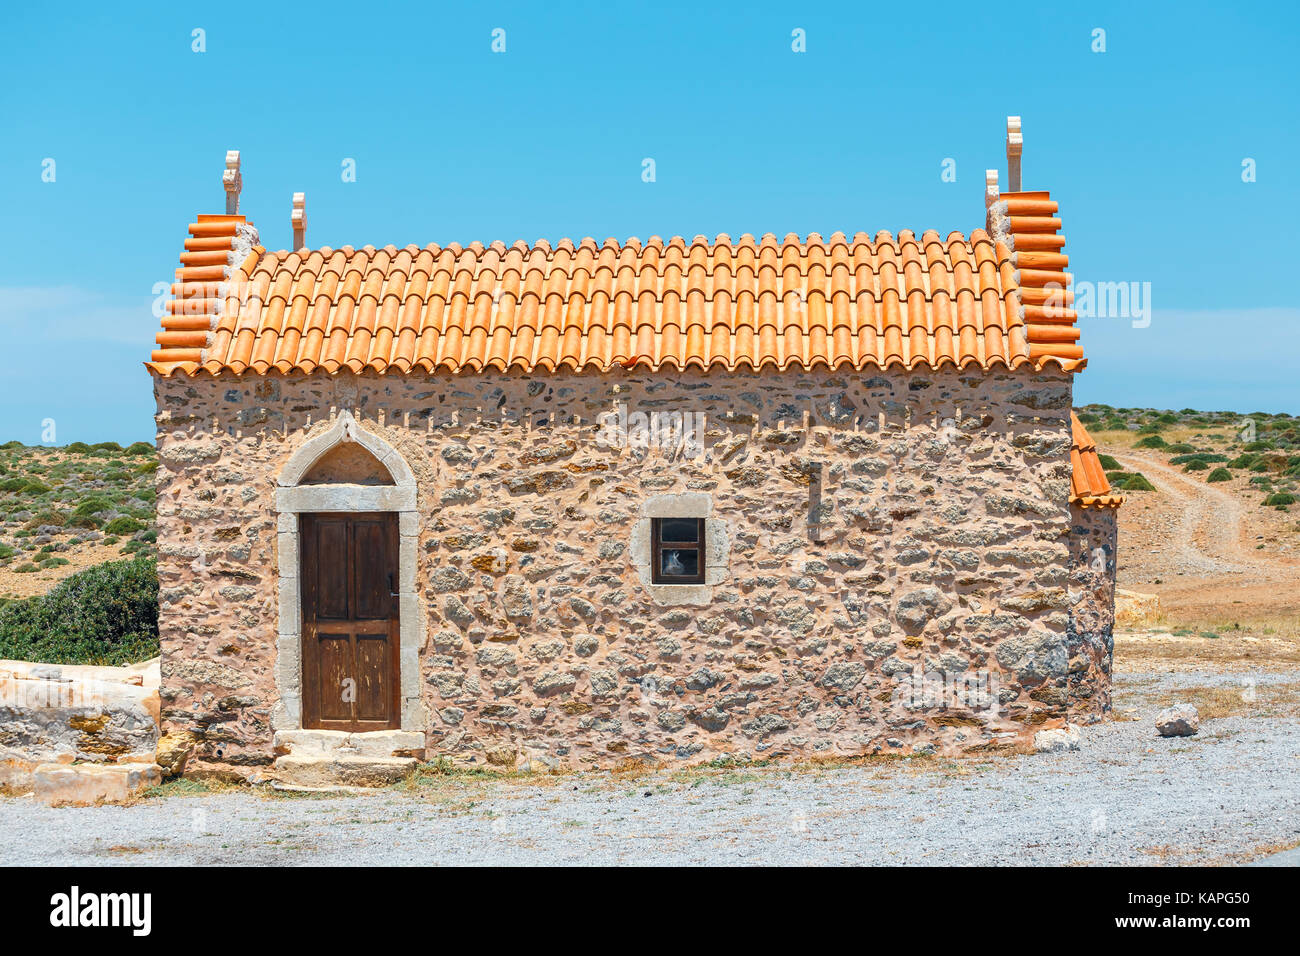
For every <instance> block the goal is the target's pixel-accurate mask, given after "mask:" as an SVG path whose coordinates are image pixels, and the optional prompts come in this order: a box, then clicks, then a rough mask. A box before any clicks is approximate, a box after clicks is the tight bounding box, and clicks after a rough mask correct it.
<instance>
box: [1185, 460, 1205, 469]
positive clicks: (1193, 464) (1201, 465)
mask: <svg viewBox="0 0 1300 956" xmlns="http://www.w3.org/2000/svg"><path fill="white" fill-rule="evenodd" d="M1209 470H1210V466H1209V465H1208V464H1207V463H1205V462H1203V461H1201V459H1199V458H1193V459H1192V460H1191V461H1189V462H1188V463H1187V464H1186V465H1185V466H1184V467H1183V471H1209Z"/></svg>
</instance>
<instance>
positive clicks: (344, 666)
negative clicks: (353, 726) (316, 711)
mask: <svg viewBox="0 0 1300 956" xmlns="http://www.w3.org/2000/svg"><path fill="white" fill-rule="evenodd" d="M316 646H317V648H318V650H319V653H320V718H321V720H343V721H348V720H351V719H352V705H351V704H349V703H348V701H347V697H348V696H350V695H349V694H348V686H347V683H346V681H347V680H348V678H349V677H351V676H352V640H351V635H349V634H321V635H320V636H319V639H318V641H317V644H316Z"/></svg>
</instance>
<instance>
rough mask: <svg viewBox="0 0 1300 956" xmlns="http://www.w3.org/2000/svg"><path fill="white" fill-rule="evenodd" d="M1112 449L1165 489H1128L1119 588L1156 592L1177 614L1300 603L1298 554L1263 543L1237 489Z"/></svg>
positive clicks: (1264, 609) (1275, 608) (1289, 608)
mask: <svg viewBox="0 0 1300 956" xmlns="http://www.w3.org/2000/svg"><path fill="white" fill-rule="evenodd" d="M1110 454H1112V455H1113V456H1114V458H1115V460H1116V461H1118V462H1119V463H1120V464H1121V465H1123V466H1124V468H1125V469H1127V470H1130V471H1140V472H1141V473H1142V474H1144V475H1146V477H1147V478H1148V480H1150V482H1151V483H1152V484H1153V485H1155V487H1156V490H1157V492H1158V493H1159V497H1154V496H1152V497H1150V498H1148V497H1146V496H1145V495H1144V493H1143V492H1133V493H1130V494H1129V495H1128V496H1127V497H1128V503H1127V504H1126V505H1125V506H1124V507H1123V508H1121V509H1120V586H1121V587H1131V588H1135V589H1136V590H1140V591H1154V592H1155V593H1157V594H1160V596H1161V600H1162V603H1163V605H1164V606H1165V609H1166V611H1173V612H1175V613H1177V612H1178V611H1179V610H1189V611H1194V612H1195V613H1197V614H1204V613H1211V612H1213V611H1216V610H1219V611H1227V610H1228V609H1229V608H1230V607H1231V606H1232V605H1249V606H1251V607H1252V608H1253V609H1254V610H1255V611H1258V612H1261V613H1264V614H1272V613H1290V612H1293V611H1295V610H1296V609H1297V604H1298V603H1300V561H1297V560H1296V559H1294V558H1290V557H1284V556H1281V555H1278V554H1276V553H1275V552H1273V551H1271V550H1270V549H1268V548H1259V547H1257V545H1258V543H1259V542H1258V541H1257V540H1256V537H1255V536H1254V535H1253V534H1252V533H1251V529H1250V528H1249V527H1248V526H1249V524H1250V521H1249V517H1248V516H1247V515H1246V514H1245V513H1244V510H1243V502H1242V500H1241V498H1240V497H1239V496H1237V495H1235V494H1233V493H1232V492H1231V491H1224V490H1220V489H1218V488H1215V487H1213V486H1212V485H1207V484H1205V482H1204V481H1202V480H1200V479H1198V478H1194V477H1191V476H1188V475H1185V474H1184V473H1183V472H1182V471H1180V470H1179V469H1178V468H1177V467H1174V466H1170V465H1169V464H1167V463H1166V462H1165V461H1164V460H1162V459H1161V458H1159V457H1157V456H1155V455H1151V454H1143V453H1141V452H1135V451H1119V452H1116V451H1111V452H1110ZM1180 579H1181V580H1180Z"/></svg>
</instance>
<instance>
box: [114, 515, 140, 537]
mask: <svg viewBox="0 0 1300 956" xmlns="http://www.w3.org/2000/svg"><path fill="white" fill-rule="evenodd" d="M143 528H144V522H143V521H137V520H136V519H135V518H132V517H131V516H130V515H118V516H117V517H116V518H114V519H113V520H112V521H110V522H109V523H108V524H106V525H104V533H105V534H133V533H135V532H136V531H140V530H143Z"/></svg>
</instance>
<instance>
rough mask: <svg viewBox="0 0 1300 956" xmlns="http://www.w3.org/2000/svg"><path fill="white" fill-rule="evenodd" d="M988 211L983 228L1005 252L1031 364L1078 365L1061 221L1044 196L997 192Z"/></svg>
mask: <svg viewBox="0 0 1300 956" xmlns="http://www.w3.org/2000/svg"><path fill="white" fill-rule="evenodd" d="M990 199H991V200H992V201H991V202H990V203H989V207H988V218H987V222H986V225H987V228H988V231H989V234H990V235H991V236H992V237H993V240H994V242H995V243H996V244H997V246H998V249H999V251H1001V250H1002V249H1003V248H1005V249H1006V251H1007V253H1008V261H1009V262H1010V264H1011V268H1012V270H1013V272H1012V281H1013V283H1014V284H1015V286H1016V289H1017V299H1018V302H1017V312H1016V314H1017V317H1018V318H1019V319H1020V320H1021V321H1022V322H1023V323H1024V326H1025V337H1026V338H1027V339H1028V341H1029V355H1030V357H1031V358H1033V359H1034V361H1036V362H1038V361H1043V360H1046V359H1049V358H1055V359H1058V360H1062V361H1069V360H1075V361H1077V360H1081V359H1082V358H1083V347H1082V346H1081V345H1079V344H1078V340H1079V330H1078V329H1077V328H1075V325H1074V323H1075V320H1076V319H1077V318H1078V314H1077V313H1076V312H1075V310H1074V309H1071V308H1070V307H1069V306H1070V305H1072V304H1073V302H1074V293H1073V292H1071V291H1070V288H1069V287H1070V283H1071V282H1072V281H1073V279H1074V277H1073V276H1072V275H1071V274H1070V273H1068V272H1066V271H1065V267H1066V266H1068V265H1069V264H1070V257H1069V256H1067V255H1065V254H1064V253H1063V252H1061V249H1062V248H1064V246H1065V237H1064V236H1060V235H1057V233H1058V232H1059V231H1060V229H1061V220H1060V219H1059V218H1057V216H1056V213H1057V211H1058V210H1057V204H1056V202H1055V201H1054V200H1053V199H1052V197H1051V196H1050V195H1049V194H1048V193H1047V192H1045V191H1044V192H1011V193H1002V194H1001V195H998V196H996V197H990Z"/></svg>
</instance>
